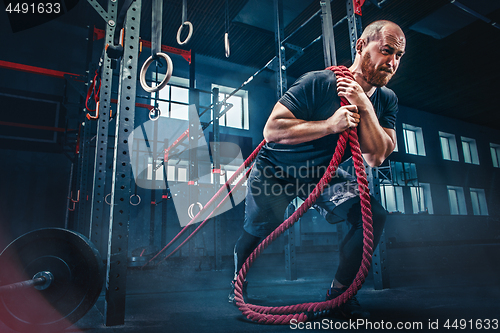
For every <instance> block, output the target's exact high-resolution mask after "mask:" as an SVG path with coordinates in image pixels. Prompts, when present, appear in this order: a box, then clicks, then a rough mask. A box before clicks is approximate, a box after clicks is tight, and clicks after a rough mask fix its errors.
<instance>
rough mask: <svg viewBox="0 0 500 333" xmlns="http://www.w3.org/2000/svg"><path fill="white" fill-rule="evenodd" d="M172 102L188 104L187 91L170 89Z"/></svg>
mask: <svg viewBox="0 0 500 333" xmlns="http://www.w3.org/2000/svg"><path fill="white" fill-rule="evenodd" d="M172 101H176V102H182V103H189V89H186V88H180V87H172Z"/></svg>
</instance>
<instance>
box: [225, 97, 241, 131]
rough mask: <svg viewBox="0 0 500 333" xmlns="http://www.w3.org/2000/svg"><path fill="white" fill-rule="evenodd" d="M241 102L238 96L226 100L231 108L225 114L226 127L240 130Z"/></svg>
mask: <svg viewBox="0 0 500 333" xmlns="http://www.w3.org/2000/svg"><path fill="white" fill-rule="evenodd" d="M242 100H243V99H242V98H241V97H240V96H232V97H231V98H229V99H228V100H227V102H228V103H231V104H233V107H232V108H231V109H230V110H229V111H228V112H227V113H226V126H229V127H235V128H242V125H243V121H242Z"/></svg>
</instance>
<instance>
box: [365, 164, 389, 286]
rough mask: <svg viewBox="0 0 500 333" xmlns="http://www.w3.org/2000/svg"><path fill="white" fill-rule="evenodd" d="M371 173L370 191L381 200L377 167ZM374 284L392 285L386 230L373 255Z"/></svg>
mask: <svg viewBox="0 0 500 333" xmlns="http://www.w3.org/2000/svg"><path fill="white" fill-rule="evenodd" d="M369 171H371V172H370V173H368V175H371V177H370V178H371V179H370V182H369V184H370V193H371V194H372V195H373V196H374V197H375V199H376V200H377V201H379V202H380V200H381V195H380V177H379V173H378V169H377V168H371V170H369ZM372 272H373V284H374V289H375V290H381V289H385V288H389V287H390V282H389V272H388V270H387V246H386V242H385V230H384V232H383V233H382V236H381V237H380V241H379V243H378V246H377V248H376V249H375V251H373V256H372Z"/></svg>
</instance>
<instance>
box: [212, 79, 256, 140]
mask: <svg viewBox="0 0 500 333" xmlns="http://www.w3.org/2000/svg"><path fill="white" fill-rule="evenodd" d="M212 88H219V101H223V100H224V99H225V98H227V96H229V95H230V94H231V93H232V92H233V91H234V89H233V88H230V87H224V86H219V85H216V84H213V85H212ZM226 102H227V103H229V104H232V107H231V108H229V109H226V106H224V105H223V106H222V108H221V110H220V112H221V113H222V115H221V116H220V118H219V125H220V126H226V127H233V128H239V129H246V130H247V129H249V120H248V91H246V90H240V91H238V92H237V93H236V94H234V95H233V96H231V97H229V98H228V99H227V101H226ZM225 111H226V112H225Z"/></svg>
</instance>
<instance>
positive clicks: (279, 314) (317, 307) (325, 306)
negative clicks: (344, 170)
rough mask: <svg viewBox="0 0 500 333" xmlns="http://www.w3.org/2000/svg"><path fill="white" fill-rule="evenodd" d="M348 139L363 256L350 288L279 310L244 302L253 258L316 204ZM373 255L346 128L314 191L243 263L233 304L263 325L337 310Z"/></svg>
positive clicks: (362, 184)
mask: <svg viewBox="0 0 500 333" xmlns="http://www.w3.org/2000/svg"><path fill="white" fill-rule="evenodd" d="M327 69H329V70H332V71H334V72H335V75H336V76H342V77H350V78H352V79H353V80H354V77H353V76H352V74H351V72H349V70H348V69H347V68H346V67H344V66H339V67H336V66H332V67H328V68H327ZM347 104H349V103H348V101H347V100H346V99H345V98H341V105H347ZM348 140H349V142H350V146H351V151H352V156H353V160H354V167H355V169H356V176H357V177H358V188H359V192H360V198H361V212H362V216H363V257H362V261H361V266H360V268H359V271H358V273H357V274H356V277H355V279H354V281H353V282H352V284H351V285H350V286H349V288H348V289H347V290H346V291H345V292H344V293H342V294H341V295H339V296H338V297H336V298H335V299H332V300H329V301H325V302H316V303H303V304H297V305H290V306H281V307H266V306H259V305H253V304H247V303H245V301H244V299H243V296H242V290H243V282H244V281H245V277H246V275H247V273H248V270H249V268H250V266H251V265H252V263H253V262H254V261H255V259H256V258H257V257H258V256H259V255H260V253H261V252H262V251H263V250H264V249H265V248H266V247H268V246H269V244H271V243H272V242H273V241H274V240H275V239H276V238H277V237H278V236H279V235H281V234H282V233H283V232H284V231H285V230H286V229H288V228H290V227H291V226H292V225H293V224H294V223H295V222H296V221H297V220H298V219H299V218H300V217H301V216H302V215H303V214H304V213H305V212H306V211H307V210H308V209H309V208H310V207H311V206H312V205H313V204H314V202H315V201H316V199H317V198H318V197H319V196H320V195H321V193H322V191H323V189H324V187H325V186H327V185H328V183H329V182H330V180H331V178H332V175H333V174H334V173H335V171H336V170H337V167H338V165H339V163H340V161H341V158H342V156H343V155H344V151H345V147H346V143H347V141H348ZM372 254H373V227H372V213H371V204H370V193H369V189H368V181H367V180H366V173H365V168H364V164H363V159H362V156H361V149H360V147H359V141H358V134H357V129H356V128H349V129H347V130H346V131H344V132H343V133H342V134H341V135H340V137H339V139H338V142H337V147H336V148H335V153H334V155H333V157H332V160H331V161H330V165H329V166H328V169H327V171H326V172H325V174H324V175H323V177H322V178H321V180H320V181H319V183H318V185H316V187H315V189H314V190H313V192H312V193H311V194H310V195H309V197H308V198H307V199H306V201H305V202H304V203H303V204H302V205H301V206H300V207H299V208H298V209H297V210H296V211H295V213H293V214H292V216H290V217H289V218H288V219H286V221H284V222H283V223H282V224H281V225H280V226H279V227H278V228H276V229H275V230H274V231H273V232H272V233H271V234H270V235H269V236H267V237H266V238H265V239H264V240H263V241H262V242H261V243H260V244H259V246H257V248H256V249H255V250H254V251H253V252H252V254H250V256H249V257H248V259H247V260H246V261H245V263H244V264H243V267H242V268H241V270H240V271H239V273H238V278H237V280H236V283H235V291H234V293H235V299H236V305H237V306H238V308H239V309H240V311H241V312H242V313H243V314H244V315H245V316H246V317H247V318H248V319H250V320H252V321H256V322H259V323H263V324H289V323H290V321H291V320H292V319H295V320H296V321H306V320H308V315H309V316H310V315H311V314H314V313H317V312H321V311H324V310H329V309H333V308H335V307H338V306H340V305H342V304H344V303H345V302H347V301H348V300H349V299H351V298H352V297H353V296H354V295H355V294H356V293H357V291H358V290H359V289H361V286H362V285H363V283H364V281H365V278H366V276H367V275H368V270H369V269H370V265H371V259H372Z"/></svg>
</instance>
